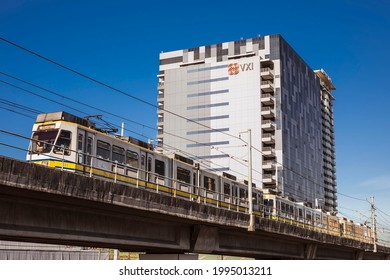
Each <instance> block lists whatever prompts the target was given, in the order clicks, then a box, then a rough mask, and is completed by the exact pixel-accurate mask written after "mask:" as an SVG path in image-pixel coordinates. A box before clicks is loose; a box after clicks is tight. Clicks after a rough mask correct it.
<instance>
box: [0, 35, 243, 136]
mask: <svg viewBox="0 0 390 280" xmlns="http://www.w3.org/2000/svg"><path fill="white" fill-rule="evenodd" d="M0 40H2V41H3V42H5V43H7V44H10V45H12V46H14V47H16V48H18V49H21V50H23V51H25V52H28V53H30V54H32V55H34V56H37V57H39V58H41V59H43V60H46V61H47V62H50V63H52V64H54V65H56V66H58V67H60V68H63V69H65V70H67V71H70V72H72V73H74V74H76V75H78V76H80V77H83V78H85V79H87V80H89V81H92V82H94V83H96V84H99V85H101V86H103V87H106V88H108V89H110V90H113V91H115V92H118V93H120V94H122V95H125V96H127V97H129V98H132V99H134V100H137V101H139V102H141V103H143V104H146V105H148V106H151V107H153V108H156V109H158V106H157V105H155V104H153V103H150V102H148V101H146V100H144V99H142V98H139V97H136V96H134V95H132V94H129V93H127V92H125V91H123V90H120V89H117V88H115V87H113V86H111V85H109V84H107V83H105V82H102V81H99V80H97V79H95V78H92V77H90V76H88V75H86V74H83V73H81V72H79V71H77V70H75V69H73V68H70V67H68V66H65V65H63V64H61V63H59V62H57V61H54V60H52V59H50V58H47V57H45V56H43V55H41V54H39V53H36V52H34V51H32V50H30V49H27V48H25V47H23V46H21V45H18V44H16V43H14V42H11V41H10V40H7V39H5V38H4V37H0ZM160 110H162V111H164V112H167V113H169V114H172V115H174V116H176V117H178V118H181V119H184V120H186V121H188V122H192V123H195V124H197V125H200V126H203V127H205V128H208V129H210V130H212V131H216V132H220V133H223V134H225V135H228V136H230V137H233V138H236V139H239V140H241V139H240V138H239V137H238V136H235V135H232V134H229V133H226V132H224V131H221V130H219V129H215V128H212V127H210V126H207V125H205V124H202V123H199V122H197V121H194V120H191V119H189V118H186V117H184V116H181V115H179V114H177V113H175V112H172V111H170V110H166V109H162V108H160ZM241 141H243V140H241Z"/></svg>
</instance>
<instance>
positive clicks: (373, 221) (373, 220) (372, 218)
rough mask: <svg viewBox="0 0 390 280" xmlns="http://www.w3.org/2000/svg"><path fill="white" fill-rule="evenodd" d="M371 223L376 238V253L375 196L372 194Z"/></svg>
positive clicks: (375, 250)
mask: <svg viewBox="0 0 390 280" xmlns="http://www.w3.org/2000/svg"><path fill="white" fill-rule="evenodd" d="M371 225H372V237H373V239H374V253H376V252H377V248H376V241H377V235H376V214H375V205H374V196H371Z"/></svg>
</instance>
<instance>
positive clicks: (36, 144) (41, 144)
mask: <svg viewBox="0 0 390 280" xmlns="http://www.w3.org/2000/svg"><path fill="white" fill-rule="evenodd" d="M57 135H58V129H55V130H48V131H37V132H34V134H33V136H32V139H33V140H32V148H31V151H32V153H33V154H41V153H50V151H51V149H52V147H53V144H54V141H55V140H56V138H57Z"/></svg>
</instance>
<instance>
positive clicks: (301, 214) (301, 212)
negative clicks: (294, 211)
mask: <svg viewBox="0 0 390 280" xmlns="http://www.w3.org/2000/svg"><path fill="white" fill-rule="evenodd" d="M298 216H299V217H300V218H302V217H303V211H302V209H301V208H299V209H298Z"/></svg>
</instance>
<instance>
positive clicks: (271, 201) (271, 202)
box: [264, 199, 274, 207]
mask: <svg viewBox="0 0 390 280" xmlns="http://www.w3.org/2000/svg"><path fill="white" fill-rule="evenodd" d="M264 205H265V206H269V207H274V201H273V200H272V199H264Z"/></svg>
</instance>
